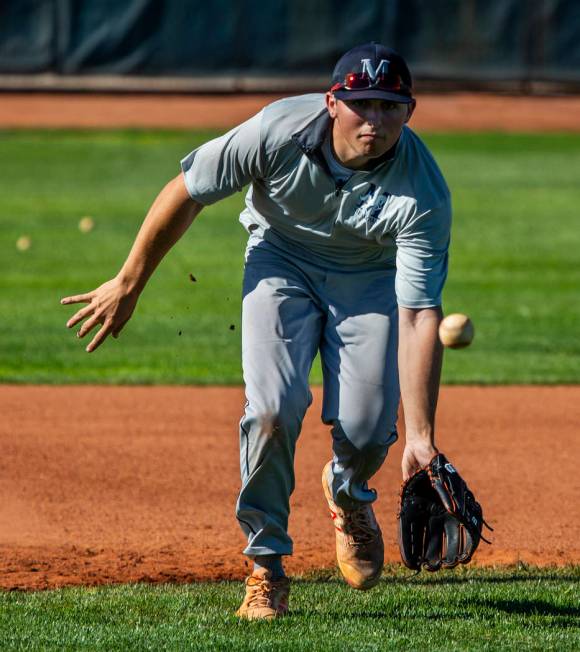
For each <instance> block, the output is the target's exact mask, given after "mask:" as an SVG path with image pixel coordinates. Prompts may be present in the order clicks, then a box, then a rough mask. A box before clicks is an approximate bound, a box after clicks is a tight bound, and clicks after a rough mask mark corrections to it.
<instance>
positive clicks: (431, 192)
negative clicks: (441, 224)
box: [402, 126, 450, 206]
mask: <svg viewBox="0 0 580 652" xmlns="http://www.w3.org/2000/svg"><path fill="white" fill-rule="evenodd" d="M402 144H403V148H402V149H403V151H402V156H403V158H404V162H405V168H406V169H407V170H408V171H409V172H410V173H411V174H409V175H408V178H409V179H410V180H412V183H413V190H414V194H415V195H416V196H417V199H418V200H420V201H421V203H423V202H427V203H429V204H431V205H432V206H437V205H442V204H446V203H448V202H449V201H450V191H449V187H448V186H447V182H446V181H445V177H444V176H443V173H442V172H441V169H440V167H439V165H438V164H437V161H436V160H435V158H434V157H433V154H432V153H431V152H430V150H429V148H428V147H427V145H425V143H424V142H423V141H422V140H421V138H420V137H419V136H418V135H417V134H416V133H415V132H414V131H413V130H412V129H411V128H409V127H407V126H405V127H404V128H403V138H402Z"/></svg>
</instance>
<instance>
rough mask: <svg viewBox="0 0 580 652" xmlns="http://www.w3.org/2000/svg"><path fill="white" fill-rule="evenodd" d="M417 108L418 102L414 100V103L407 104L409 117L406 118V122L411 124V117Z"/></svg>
mask: <svg viewBox="0 0 580 652" xmlns="http://www.w3.org/2000/svg"><path fill="white" fill-rule="evenodd" d="M416 106H417V100H413V101H412V102H409V104H407V117H406V118H405V122H409V120H410V119H411V116H412V115H413V112H414V111H415V107H416Z"/></svg>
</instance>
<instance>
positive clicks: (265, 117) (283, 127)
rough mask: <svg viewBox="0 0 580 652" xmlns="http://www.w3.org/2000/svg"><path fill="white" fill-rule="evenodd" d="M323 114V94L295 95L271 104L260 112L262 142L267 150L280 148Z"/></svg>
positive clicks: (324, 104)
mask: <svg viewBox="0 0 580 652" xmlns="http://www.w3.org/2000/svg"><path fill="white" fill-rule="evenodd" d="M325 112H326V103H325V99H324V94H323V93H309V94H307V95H296V96H292V97H285V98H283V99H281V100H277V101H276V102H272V103H271V104H268V105H267V106H266V107H264V109H263V110H262V126H261V135H262V142H263V143H264V145H266V146H267V148H268V149H270V148H277V147H280V146H282V145H284V144H285V143H287V142H290V141H291V139H292V136H293V135H294V134H295V133H297V132H299V131H301V130H302V129H304V128H305V127H306V126H307V125H308V124H310V123H311V122H312V121H313V120H315V119H316V118H318V117H320V116H321V115H323V114H324V113H325Z"/></svg>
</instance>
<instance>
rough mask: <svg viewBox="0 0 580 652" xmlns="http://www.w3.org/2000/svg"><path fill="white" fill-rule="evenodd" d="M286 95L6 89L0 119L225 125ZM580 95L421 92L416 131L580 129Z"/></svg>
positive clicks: (7, 122)
mask: <svg viewBox="0 0 580 652" xmlns="http://www.w3.org/2000/svg"><path fill="white" fill-rule="evenodd" d="M278 97H280V96H274V95H216V96H207V95H205V96H204V95H201V96H193V95H192V96H187V95H93V94H88V95H87V94H60V95H59V94H43V93H38V94H24V93H7V94H3V95H2V97H1V101H0V127H3V128H57V127H71V128H73V127H86V128H106V127H127V128H133V127H139V128H146V127H155V128H182V129H193V128H206V127H214V128H220V129H223V128H226V127H230V126H232V125H234V124H237V123H238V122H241V121H243V120H245V119H247V118H249V117H250V116H252V115H253V114H254V113H256V112H257V111H259V110H260V109H261V108H262V107H263V106H265V105H266V104H268V103H269V102H271V101H272V100H274V99H277V98H278ZM579 115H580V97H576V96H563V97H526V96H505V95H503V96H502V95H492V94H485V93H481V94H470V93H455V94H449V95H421V96H420V97H419V103H418V106H417V111H416V112H415V115H414V116H413V120H412V123H411V126H412V127H413V128H414V129H416V130H417V131H528V132H529V131H569V132H578V131H580V119H579V118H578V116H579Z"/></svg>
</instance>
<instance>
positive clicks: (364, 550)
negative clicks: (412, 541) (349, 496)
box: [322, 462, 385, 591]
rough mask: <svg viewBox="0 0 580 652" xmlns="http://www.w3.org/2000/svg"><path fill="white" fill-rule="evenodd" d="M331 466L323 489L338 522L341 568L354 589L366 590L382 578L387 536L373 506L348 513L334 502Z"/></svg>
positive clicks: (338, 553) (337, 536)
mask: <svg viewBox="0 0 580 652" xmlns="http://www.w3.org/2000/svg"><path fill="white" fill-rule="evenodd" d="M331 464H332V462H328V464H327V465H326V466H325V467H324V469H323V471H322V488H323V489H324V495H325V496H326V500H327V502H328V507H329V509H330V515H331V516H332V520H333V522H334V529H335V533H336V559H337V561H338V567H339V568H340V572H341V573H342V575H343V577H344V579H345V580H346V581H347V582H348V584H350V586H352V587H353V588H355V589H360V590H363V591H366V590H367V589H371V588H372V587H373V586H375V585H376V584H377V583H378V581H379V579H380V577H381V572H382V570H383V564H384V557H385V551H384V545H383V535H382V533H381V528H380V527H379V524H378V523H377V520H376V518H375V513H374V511H373V508H372V507H371V505H362V506H361V507H357V508H356V509H352V510H346V509H342V508H341V507H339V506H338V505H337V504H336V503H335V502H334V500H333V498H332V492H331V490H330V487H329V486H328V475H329V472H330V465H331Z"/></svg>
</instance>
